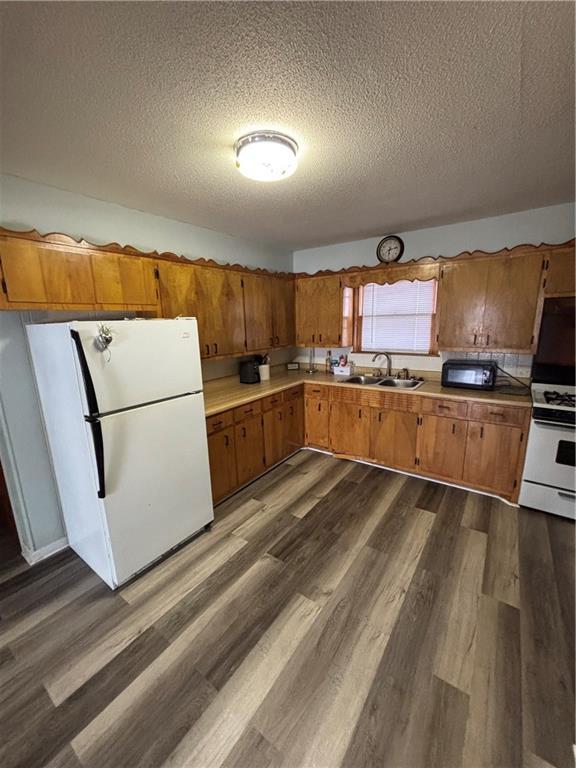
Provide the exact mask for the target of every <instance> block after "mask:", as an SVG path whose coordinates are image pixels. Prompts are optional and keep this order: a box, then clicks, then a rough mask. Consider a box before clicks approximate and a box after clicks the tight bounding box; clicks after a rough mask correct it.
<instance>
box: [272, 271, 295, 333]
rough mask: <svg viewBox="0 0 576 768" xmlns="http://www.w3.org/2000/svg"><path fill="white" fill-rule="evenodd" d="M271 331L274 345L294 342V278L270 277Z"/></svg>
mask: <svg viewBox="0 0 576 768" xmlns="http://www.w3.org/2000/svg"><path fill="white" fill-rule="evenodd" d="M272 331H273V334H274V346H276V347H288V346H290V345H291V344H294V280H291V279H289V278H278V277H277V278H273V279H272Z"/></svg>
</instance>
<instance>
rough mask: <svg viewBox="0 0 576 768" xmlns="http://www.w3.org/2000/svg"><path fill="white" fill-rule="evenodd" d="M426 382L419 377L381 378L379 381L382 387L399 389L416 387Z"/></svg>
mask: <svg viewBox="0 0 576 768" xmlns="http://www.w3.org/2000/svg"><path fill="white" fill-rule="evenodd" d="M422 384H424V382H423V381H418V379H388V378H386V379H381V380H380V381H379V382H378V386H380V387H396V388H398V389H416V388H417V387H421V386H422Z"/></svg>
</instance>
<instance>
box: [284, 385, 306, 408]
mask: <svg viewBox="0 0 576 768" xmlns="http://www.w3.org/2000/svg"><path fill="white" fill-rule="evenodd" d="M303 394H304V388H303V386H302V385H301V384H300V385H299V386H298V387H292V388H291V389H285V390H284V402H285V403H289V402H290V401H291V400H299V399H300V398H301V397H302V395H303Z"/></svg>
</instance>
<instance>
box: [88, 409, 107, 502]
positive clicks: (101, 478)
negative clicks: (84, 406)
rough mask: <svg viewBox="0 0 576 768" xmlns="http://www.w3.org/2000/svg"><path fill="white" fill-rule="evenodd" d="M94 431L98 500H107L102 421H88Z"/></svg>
mask: <svg viewBox="0 0 576 768" xmlns="http://www.w3.org/2000/svg"><path fill="white" fill-rule="evenodd" d="M87 421H88V422H89V424H90V429H91V430H92V440H93V442H94V456H95V458H96V469H97V471H98V498H99V499H105V498H106V477H105V473H104V438H103V437H102V424H101V422H100V419H87Z"/></svg>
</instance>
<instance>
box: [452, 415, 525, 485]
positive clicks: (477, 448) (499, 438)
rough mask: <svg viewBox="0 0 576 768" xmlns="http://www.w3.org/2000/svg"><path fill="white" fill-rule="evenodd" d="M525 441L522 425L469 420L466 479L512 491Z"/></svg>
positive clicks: (471, 482) (473, 482)
mask: <svg viewBox="0 0 576 768" xmlns="http://www.w3.org/2000/svg"><path fill="white" fill-rule="evenodd" d="M522 440H523V437H522V430H521V429H519V428H518V427H505V426H501V425H499V424H483V423H481V422H477V421H473V422H469V424H468V437H467V440H466V457H465V461H464V475H463V480H464V481H465V482H466V483H470V485H474V486H477V487H478V488H486V489H488V490H492V491H496V492H497V493H503V494H507V495H509V494H511V493H512V491H513V490H514V481H515V480H516V471H517V469H518V459H519V457H520V450H521V446H522Z"/></svg>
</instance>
